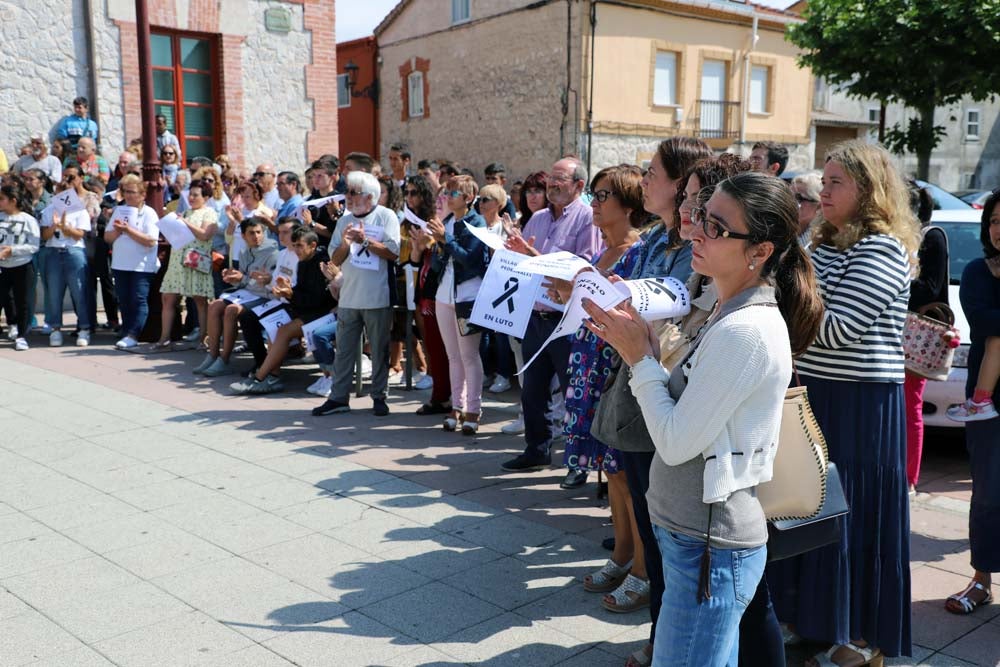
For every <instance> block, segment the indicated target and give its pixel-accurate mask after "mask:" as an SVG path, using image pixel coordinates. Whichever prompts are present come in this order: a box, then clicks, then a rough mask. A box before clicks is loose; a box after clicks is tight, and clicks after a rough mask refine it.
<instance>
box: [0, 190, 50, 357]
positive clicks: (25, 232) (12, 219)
mask: <svg viewBox="0 0 1000 667" xmlns="http://www.w3.org/2000/svg"><path fill="white" fill-rule="evenodd" d="M28 211H31V199H30V197H29V195H28V192H27V190H25V189H24V186H23V185H22V183H21V180H20V179H19V178H11V179H7V180H5V181H4V183H3V184H2V185H0V307H2V308H3V310H4V311H5V312H6V313H7V317H8V320H7V326H8V327H10V329H11V330H12V332H13V329H14V328H15V327H16V328H17V332H16V334H15V335H14V336H13V337H14V349H15V350H17V351H18V352H23V351H25V350H27V349H28V341H27V340H26V339H25V336H26V335H27V334H28V328H29V326H30V322H31V313H30V312H29V308H28V288H29V286H30V285H31V283H32V281H34V280H35V267H34V265H33V264H32V263H31V260H32V257H33V256H34V255H35V253H37V252H38V246H39V238H40V232H39V228H38V221H37V220H35V218H34V217H33V216H32V215H31V213H29V212H28ZM9 301H13V303H14V308H13V314H14V318H15V319H16V321H14V322H12V321H10V316H11V312H12V310H11V307H10V303H9Z"/></svg>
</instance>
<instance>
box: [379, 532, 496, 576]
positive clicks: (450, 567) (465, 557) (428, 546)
mask: <svg viewBox="0 0 1000 667" xmlns="http://www.w3.org/2000/svg"><path fill="white" fill-rule="evenodd" d="M379 556H380V557H381V558H384V559H386V560H387V561H390V562H393V563H396V564H397V565H399V566H401V567H404V568H406V569H407V570H412V571H413V572H417V573H419V574H422V575H424V576H425V577H429V578H430V579H441V578H442V577H446V576H448V575H449V574H453V573H459V572H466V571H468V570H470V569H476V571H477V572H478V570H479V568H481V567H482V566H483V565H485V564H486V563H489V562H490V561H495V560H497V559H499V558H502V557H503V554H501V553H499V552H497V551H493V550H492V549H488V548H486V547H482V546H479V545H478V544H473V543H472V542H466V541H465V540H463V539H460V538H458V537H456V536H454V535H448V534H445V533H441V534H440V535H437V536H435V537H434V538H433V539H428V540H410V541H406V542H403V543H402V544H401V545H400V546H398V547H396V548H394V549H388V550H386V551H383V552H382V553H380V554H379ZM471 576H475V575H471Z"/></svg>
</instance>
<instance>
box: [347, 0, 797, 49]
mask: <svg viewBox="0 0 1000 667" xmlns="http://www.w3.org/2000/svg"><path fill="white" fill-rule="evenodd" d="M397 1H398V0H337V41H338V42H346V41H348V40H351V39H357V38H359V37H367V36H368V35H370V34H372V31H373V30H374V29H375V26H377V25H378V24H379V22H380V21H381V20H382V19H383V18H385V15H386V14H388V13H389V11H390V10H391V9H392V8H393V7H395V6H396V2H397ZM793 1H794V0H756V2H758V3H759V4H762V5H768V6H770V7H787V6H788V5H790V4H792V2H793Z"/></svg>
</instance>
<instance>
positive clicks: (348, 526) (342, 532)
mask: <svg viewBox="0 0 1000 667" xmlns="http://www.w3.org/2000/svg"><path fill="white" fill-rule="evenodd" d="M324 532H325V533H327V534H328V535H330V536H331V537H333V538H334V539H337V540H340V541H341V542H346V543H347V544H350V545H353V546H356V547H358V548H360V549H364V550H365V551H367V552H368V553H372V554H380V553H383V552H384V551H386V550H387V549H392V548H393V547H394V546H395V545H396V542H398V541H409V540H425V539H433V538H434V537H436V536H438V535H440V534H442V533H441V531H439V530H435V529H434V528H429V527H427V526H424V525H421V524H419V523H417V522H415V521H410V520H409V519H404V518H403V517H401V516H398V515H396V514H390V513H389V512H385V511H382V510H380V509H378V508H375V507H370V506H369V507H368V509H367V510H366V511H365V512H363V513H362V515H361V518H360V519H358V520H357V521H352V522H350V523H345V524H343V525H340V526H337V527H335V528H332V529H330V530H327V531H324Z"/></svg>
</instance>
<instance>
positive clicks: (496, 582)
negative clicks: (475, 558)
mask: <svg viewBox="0 0 1000 667" xmlns="http://www.w3.org/2000/svg"><path fill="white" fill-rule="evenodd" d="M442 581H443V582H444V583H446V584H448V585H449V586H454V587H455V588H458V589H460V590H463V591H465V592H466V593H469V594H470V595H474V596H476V597H477V598H479V599H480V600H485V601H486V602H489V603H490V604H495V605H497V606H498V607H502V608H503V609H506V610H511V609H517V608H518V607H522V606H524V605H526V604H528V603H530V602H534V601H535V600H540V599H542V598H544V597H548V596H549V595H552V594H554V593H557V592H559V591H561V590H563V589H564V588H566V587H567V586H570V585H573V584H574V583H575V578H574V577H570V576H566V575H551V574H549V573H547V572H545V571H544V569H542V568H532V567H529V566H527V565H525V564H524V563H523V562H522V561H519V560H516V559H514V558H501V559H499V560H495V561H493V562H490V563H486V564H484V565H479V566H477V567H476V569H475V570H474V571H471V572H470V571H465V572H460V573H458V574H454V575H451V576H448V577H445V578H444V579H443V580H442Z"/></svg>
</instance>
